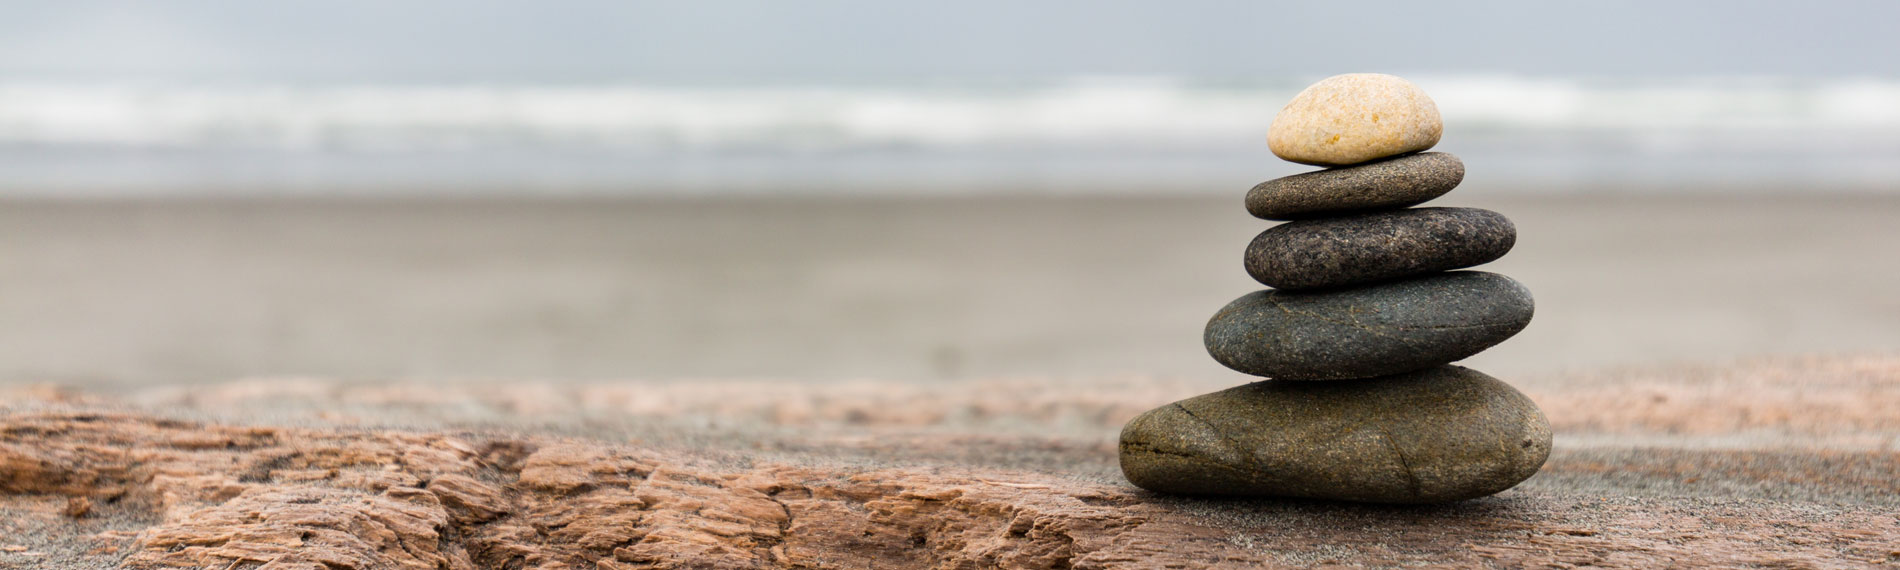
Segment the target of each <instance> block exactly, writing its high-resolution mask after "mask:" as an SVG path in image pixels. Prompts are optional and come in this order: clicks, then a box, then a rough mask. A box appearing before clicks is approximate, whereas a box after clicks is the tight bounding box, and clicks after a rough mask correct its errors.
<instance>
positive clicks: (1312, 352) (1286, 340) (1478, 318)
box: [1202, 271, 1535, 380]
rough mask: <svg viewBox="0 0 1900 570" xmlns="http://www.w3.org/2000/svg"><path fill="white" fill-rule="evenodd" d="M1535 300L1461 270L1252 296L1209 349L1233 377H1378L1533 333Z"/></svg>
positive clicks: (1228, 317) (1237, 306) (1216, 329)
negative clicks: (1233, 372) (1528, 328)
mask: <svg viewBox="0 0 1900 570" xmlns="http://www.w3.org/2000/svg"><path fill="white" fill-rule="evenodd" d="M1534 308H1535V307H1534V305H1533V302H1532V300H1531V294H1530V291H1528V290H1525V289H1524V286H1523V285H1519V284H1518V283H1517V282H1516V281H1512V280H1511V278H1509V277H1505V276H1503V275H1498V274H1495V273H1485V272H1483V271H1454V272H1450V273H1438V274H1433V275H1427V276H1423V277H1416V278H1412V279H1405V280H1400V281H1391V282H1386V283H1381V284H1377V285H1368V286H1364V287H1356V288H1351V289H1329V290H1321V291H1311V292H1300V291H1281V290H1276V289H1268V290H1265V291H1256V292H1254V293H1249V294H1247V295H1246V296H1243V297H1241V298H1239V299H1236V300H1234V302H1232V303H1229V304H1228V305H1227V307H1226V308H1223V309H1221V310H1220V312H1219V313H1215V314H1214V318H1212V319H1209V320H1208V322H1207V330H1206V332H1205V333H1204V334H1203V337H1202V340H1203V341H1204V342H1205V343H1206V345H1207V352H1208V354H1211V355H1213V356H1214V360H1218V361H1220V363H1221V364H1223V365H1226V366H1227V367H1228V368H1232V369H1234V370H1238V371H1241V372H1245V373H1248V374H1253V375H1255V376H1265V377H1268V378H1273V379H1276V380H1339V379H1347V378H1371V377H1375V376H1386V375H1390V374H1398V373H1401V372H1411V371H1413V370H1422V369H1425V368H1430V367H1433V366H1437V365H1440V364H1446V363H1450V362H1455V361H1458V360H1462V359H1464V358H1465V357H1468V356H1471V355H1473V354H1477V353H1479V352H1481V351H1483V350H1484V349H1486V348H1490V347H1491V346H1493V345H1496V344H1497V343H1500V342H1504V339H1507V338H1510V337H1511V335H1515V334H1517V332H1518V331H1521V330H1524V327H1525V325H1528V324H1530V322H1531V313H1532V312H1533V310H1534Z"/></svg>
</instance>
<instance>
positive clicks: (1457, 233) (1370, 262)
mask: <svg viewBox="0 0 1900 570" xmlns="http://www.w3.org/2000/svg"><path fill="white" fill-rule="evenodd" d="M1516 243H1517V228H1516V227H1515V226H1513V225H1511V220H1510V219H1508V218H1505V217H1504V215H1503V214H1499V213H1497V212H1493V211H1490V210H1481V209H1478V208H1409V209H1404V210H1388V211H1383V212H1372V213H1367V214H1357V215H1350V216H1340V217H1336V218H1323V219H1317V220H1300V221H1297V222H1287V223H1284V224H1280V225H1277V226H1274V227H1271V228H1268V229H1267V231H1264V232H1261V233H1260V235H1259V236H1258V237H1255V238H1254V240H1253V243H1250V244H1248V245H1247V254H1246V265H1247V274H1248V275H1252V276H1253V278H1254V280H1256V281H1259V282H1261V283H1263V284H1266V285H1267V286H1270V287H1276V288H1280V289H1314V288H1323V287H1344V286H1350V285H1363V284H1366V283H1375V282H1379V281H1385V280H1390V279H1397V278H1400V277H1408V276H1412V275H1420V274H1425V273H1435V272H1439V271H1446V270H1450V269H1462V268H1465V267H1471V266H1474V265H1482V264H1485V263H1490V262H1492V261H1495V260H1497V258H1500V257H1504V254H1505V253H1507V252H1510V251H1511V246H1512V245H1515V244H1516Z"/></svg>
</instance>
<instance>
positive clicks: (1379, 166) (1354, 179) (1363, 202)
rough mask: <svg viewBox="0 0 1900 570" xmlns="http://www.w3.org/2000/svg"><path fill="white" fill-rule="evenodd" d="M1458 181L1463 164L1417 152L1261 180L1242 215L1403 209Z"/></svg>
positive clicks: (1282, 217) (1298, 215) (1317, 214)
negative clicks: (1245, 211) (1245, 212)
mask: <svg viewBox="0 0 1900 570" xmlns="http://www.w3.org/2000/svg"><path fill="white" fill-rule="evenodd" d="M1464 179H1465V163H1464V162H1462V161H1460V160H1458V157H1456V156H1452V155H1450V154H1446V153H1442V152H1421V153H1418V154H1408V155H1404V156H1399V157H1397V158H1389V159H1385V160H1380V161H1377V162H1368V163H1365V164H1357V165H1353V166H1346V167H1341V168H1328V169H1326V170H1320V171H1315V172H1308V173H1305V174H1295V175H1292V176H1288V177H1285V178H1276V179H1273V180H1268V181H1266V182H1261V183H1260V185H1258V186H1254V187H1253V190H1249V191H1248V192H1247V212H1248V213H1251V214H1253V215H1254V216H1255V217H1259V218H1265V219H1269V220H1297V219H1304V218H1314V217H1322V216H1330V215H1336V214H1340V213H1344V212H1350V211H1356V210H1376V209H1384V208H1403V207H1406V206H1413V205H1417V204H1423V203H1425V202H1426V201H1429V200H1431V199H1433V198H1437V197H1439V196H1443V195H1445V193H1446V192H1450V191H1451V189H1452V188H1456V187H1458V183H1459V182H1462V181H1464Z"/></svg>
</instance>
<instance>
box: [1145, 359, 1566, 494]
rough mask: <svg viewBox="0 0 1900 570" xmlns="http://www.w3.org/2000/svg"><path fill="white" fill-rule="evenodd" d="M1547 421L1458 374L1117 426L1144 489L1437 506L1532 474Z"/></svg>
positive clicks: (1209, 407)
mask: <svg viewBox="0 0 1900 570" xmlns="http://www.w3.org/2000/svg"><path fill="white" fill-rule="evenodd" d="M1550 444H1551V432H1550V423H1549V421H1548V420H1546V419H1545V418H1544V414H1543V412H1541V411H1539V410H1538V409H1537V406H1536V405H1535V404H1533V403H1531V400H1530V399H1529V398H1526V397H1525V396H1524V395H1523V394H1522V393H1519V392H1518V391H1517V390H1515V389H1512V388H1511V387H1510V386H1508V385H1506V384H1505V383H1503V382H1500V381H1498V380H1497V379H1496V378H1492V377H1490V376H1486V375H1484V374H1482V373H1479V372H1477V371H1474V370H1470V369H1466V368H1461V367H1457V366H1439V367H1434V368H1429V369H1426V370H1421V371H1416V372H1411V373H1407V374H1403V375H1398V376H1388V377H1383V378H1375V379H1367V380H1354V381H1348V382H1286V381H1273V380H1269V381H1264V382H1255V383H1252V384H1248V385H1245V386H1239V387H1236V388H1231V389H1227V390H1222V391H1220V392H1214V393H1212V394H1205V395H1202V396H1197V397H1194V398H1189V399H1186V400H1182V401H1180V402H1176V403H1173V404H1168V405H1166V406H1162V407H1160V408H1156V409H1154V410H1151V411H1149V412H1147V413H1144V414H1142V415H1140V416H1138V417H1136V418H1135V419H1134V420H1133V421H1130V422H1128V425H1127V426H1125V427H1124V428H1122V434H1121V446H1120V447H1121V468H1122V473H1123V474H1124V475H1125V476H1127V477H1128V480H1129V481H1130V482H1132V483H1134V484H1135V485H1137V486H1139V487H1141V488H1144V489H1148V490H1151V491H1157V492H1164V493H1181V494H1189V495H1215V496H1240V497H1304V498H1313V499H1333V500H1344V501H1363V502H1376V503H1439V502H1448V501H1459V500H1465V499H1471V498H1476V497H1482V496H1485V495H1490V494H1493V493H1497V492H1499V491H1503V490H1505V489H1509V488H1511V487H1512V486H1513V485H1516V484H1518V483H1519V482H1522V481H1523V480H1525V479H1527V478H1529V477H1530V476H1531V475H1532V474H1535V473H1536V472H1537V470H1538V468H1540V467H1542V466H1543V464H1544V460H1545V459H1547V458H1548V457H1549V456H1550Z"/></svg>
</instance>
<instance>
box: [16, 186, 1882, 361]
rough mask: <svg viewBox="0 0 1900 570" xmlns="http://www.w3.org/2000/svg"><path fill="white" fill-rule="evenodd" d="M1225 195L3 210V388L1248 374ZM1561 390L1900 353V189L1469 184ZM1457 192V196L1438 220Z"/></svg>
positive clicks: (1240, 286)
mask: <svg viewBox="0 0 1900 570" xmlns="http://www.w3.org/2000/svg"><path fill="white" fill-rule="evenodd" d="M1239 194H1240V192H1239V191H1236V192H1235V193H1234V195H1233V196H1232V197H1206V196H1200V197H1181V198H1163V197H1141V196H1053V197H964V198H949V197H941V198H917V199H896V198H838V197H833V198H803V199H801V198H786V197H780V198H741V197H733V198H721V199H620V200H610V199H547V200H531V199H466V200H426V199H424V200H407V201H404V200H393V199H392V200H381V201H378V200H370V199H358V200H316V199H282V200H268V199H251V200H237V199H225V200H218V199H196V200H165V201H149V202H141V201H127V200H119V201H83V200H78V201H10V202H6V203H3V204H0V292H4V293H5V294H4V295H0V381H3V382H6V383H14V384H18V383H40V382H55V383H63V384H85V385H93V384H102V383H104V384H113V383H129V384H138V385H144V384H151V383H168V384H175V383H201V382H221V381H230V380H236V379H241V378H250V377H259V376H271V377H278V376H311V377H321V378H341V379H371V378H376V379H391V378H399V379H467V378H497V379H501V378H506V379H551V380H575V379H581V380H586V379H592V380H608V379H616V380H617V379H672V378H680V377H710V378H758V379H790V380H803V381H836V380H849V379H874V380H879V381H903V382H907V381H938V380H954V379H961V378H980V377H995V376H999V375H1024V374H1027V375H1042V376H1056V377H1068V378H1088V377H1099V376H1103V375H1119V374H1140V375H1158V376H1165V377H1181V378H1189V379H1220V380H1221V381H1239V380H1241V379H1242V378H1241V377H1240V376H1239V375H1237V374H1234V373H1232V372H1229V371H1227V370H1225V369H1223V368H1221V367H1220V366H1219V365H1218V364H1216V363H1214V362H1213V360H1212V359H1210V358H1208V357H1207V356H1206V355H1205V353H1204V351H1203V350H1202V348H1201V346H1200V333H1201V327H1202V325H1203V324H1204V323H1205V322H1206V319H1207V318H1208V316H1209V315H1212V314H1213V313H1214V312H1215V311H1216V310H1217V309H1219V308H1220V307H1221V306H1223V305H1225V304H1226V303H1227V302H1228V301H1230V300H1232V299H1233V298H1235V297H1238V296H1240V295H1241V294H1244V293H1246V292H1248V291H1251V290H1254V289H1257V288H1259V287H1260V286H1259V285H1257V284H1255V283H1253V282H1252V280H1250V279H1249V278H1248V277H1247V275H1246V274H1245V273H1244V272H1243V271H1242V270H1241V267H1240V253H1241V249H1242V246H1244V245H1245V244H1246V243H1247V240H1249V239H1251V238H1252V236H1253V235H1254V234H1255V233H1258V232H1259V231H1260V230H1261V229H1263V228H1265V227H1266V226H1267V224H1266V223H1265V222H1262V221H1259V220H1255V219H1253V218H1250V217H1248V216H1247V215H1246V214H1245V212H1244V211H1242V210H1241V209H1240V199H1239ZM1442 202H1444V205H1449V206H1476V207H1484V208H1490V209H1493V210H1496V211H1498V212H1502V213H1504V214H1505V215H1507V216H1509V217H1510V218H1511V219H1513V220H1514V221H1515V222H1516V224H1517V226H1518V229H1519V232H1518V233H1519V241H1518V245H1517V247H1516V249H1515V250H1514V251H1513V252H1512V253H1511V254H1510V255H1509V256H1506V257H1505V258H1504V259H1503V260H1501V261H1498V262H1496V263H1493V264H1490V265H1487V266H1485V267H1484V269H1486V270H1489V271H1495V272H1498V273H1503V274H1506V275H1510V276H1512V277H1513V278H1516V279H1518V280H1519V281H1521V282H1523V283H1524V284H1525V285H1526V286H1528V287H1529V288H1530V290H1531V291H1532V292H1533V293H1534V294H1535V295H1536V298H1537V305H1538V307H1537V313H1538V314H1537V317H1536V319H1535V320H1534V321H1533V323H1532V324H1531V326H1530V328H1529V329H1528V330H1526V331H1524V332H1523V333H1522V334H1520V335H1519V336H1517V337H1516V338H1514V339H1513V340H1512V341H1511V342H1510V343H1508V344H1506V345H1504V346H1501V347H1499V348H1498V349H1495V350H1491V351H1488V352H1485V353H1484V354H1482V355H1479V356H1478V357H1476V358H1473V359H1471V360H1469V361H1468V362H1466V364H1467V365H1469V366H1472V367H1475V368H1478V369H1480V370H1484V371H1486V372H1488V373H1490V374H1493V375H1496V376H1499V377H1500V378H1504V379H1506V380H1509V381H1518V380H1517V379H1520V378H1529V377H1531V376H1533V375H1539V374H1546V373H1557V372H1563V371H1594V370H1599V369H1602V368H1604V367H1611V366H1625V365H1653V364H1669V363H1707V362H1722V361H1727V360H1732V359H1736V358H1748V357H1760V356H1773V355H1796V354H1809V353H1816V352H1835V351H1853V350H1877V349H1887V348H1892V347H1895V346H1900V298H1896V297H1895V296H1893V295H1892V292H1893V291H1895V290H1900V262H1897V261H1896V260H1895V257H1894V256H1893V248H1894V245H1895V244H1900V224H1896V223H1894V221H1895V220H1900V198H1894V197H1883V196H1854V195H1827V194H1816V195H1813V196H1764V195H1760V194H1742V195H1724V194H1722V193H1720V192H1718V191H1715V190H1713V189H1712V190H1710V191H1706V192H1691V193H1683V194H1677V195H1673V196H1666V197H1638V196H1635V195H1631V194H1619V193H1614V192H1604V193H1599V194H1567V195H1559V196H1546V197H1538V196H1499V195H1496V194H1493V193H1484V192H1473V193H1469V195H1466V193H1454V194H1452V195H1451V196H1449V197H1447V198H1446V199H1445V200H1443V201H1442ZM1434 204H1436V203H1434Z"/></svg>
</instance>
